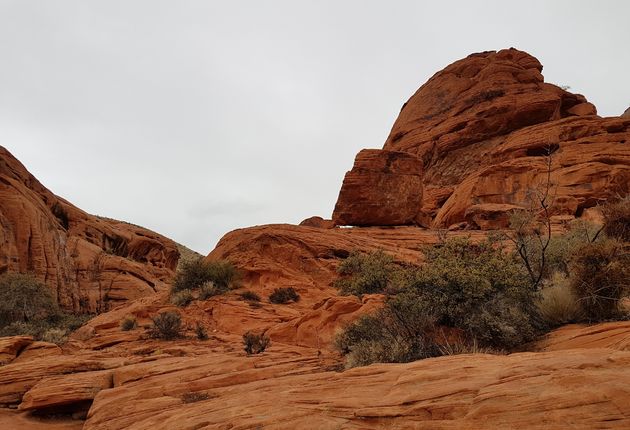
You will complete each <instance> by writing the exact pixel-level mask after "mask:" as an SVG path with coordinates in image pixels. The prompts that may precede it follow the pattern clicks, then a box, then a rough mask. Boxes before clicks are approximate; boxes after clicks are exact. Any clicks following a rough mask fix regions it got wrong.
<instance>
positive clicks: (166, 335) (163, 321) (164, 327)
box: [149, 311, 183, 340]
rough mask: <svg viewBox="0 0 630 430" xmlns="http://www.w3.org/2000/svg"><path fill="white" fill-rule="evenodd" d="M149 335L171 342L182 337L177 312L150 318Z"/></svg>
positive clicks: (164, 313)
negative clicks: (151, 322) (151, 323)
mask: <svg viewBox="0 0 630 430" xmlns="http://www.w3.org/2000/svg"><path fill="white" fill-rule="evenodd" d="M151 321H153V326H152V327H151V328H150V329H149V335H150V336H151V337H154V338H156V339H164V340H173V339H177V338H180V337H182V336H183V333H182V332H183V327H182V317H181V315H180V314H179V312H173V311H166V312H162V313H159V314H158V315H156V316H154V317H152V318H151Z"/></svg>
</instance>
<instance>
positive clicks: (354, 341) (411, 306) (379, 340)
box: [335, 293, 439, 367]
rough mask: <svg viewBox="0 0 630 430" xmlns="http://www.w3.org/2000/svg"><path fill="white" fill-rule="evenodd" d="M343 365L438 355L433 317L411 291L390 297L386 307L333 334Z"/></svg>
mask: <svg viewBox="0 0 630 430" xmlns="http://www.w3.org/2000/svg"><path fill="white" fill-rule="evenodd" d="M335 346H336V348H337V349H338V350H339V351H340V352H341V353H342V354H345V355H346V367H356V366H365V365H368V364H371V363H376V362H379V363H404V362H408V361H412V360H419V359H422V358H427V357H433V356H436V355H439V353H438V352H439V351H438V349H437V344H436V342H435V319H434V317H433V315H432V313H431V311H430V310H429V309H427V308H426V306H425V305H424V303H423V302H421V301H418V300H417V299H416V297H415V296H414V294H413V293H404V294H400V295H397V296H395V297H390V298H389V299H388V301H387V302H386V304H385V307H384V308H382V309H381V310H379V311H377V312H376V313H374V314H372V315H363V316H361V317H359V319H357V320H356V321H355V322H354V323H352V324H350V325H348V326H346V327H345V328H344V329H343V330H342V331H341V332H340V333H339V334H337V336H336V338H335Z"/></svg>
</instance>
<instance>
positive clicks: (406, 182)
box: [333, 149, 422, 226]
mask: <svg viewBox="0 0 630 430" xmlns="http://www.w3.org/2000/svg"><path fill="white" fill-rule="evenodd" d="M421 205H422V162H421V161H420V160H419V159H418V158H417V157H415V156H413V155H410V154H406V153H404V152H396V151H381V150H378V149H364V150H363V151H361V152H359V154H358V155H357V158H356V159H355V161H354V167H352V170H351V171H349V172H348V173H346V177H345V178H344V180H343V185H342V187H341V191H340V192H339V199H338V200H337V204H336V205H335V211H334V213H333V221H334V222H335V224H337V225H358V226H365V225H373V226H374V225H405V224H413V223H414V222H415V220H416V216H417V215H418V212H419V211H420V207H421Z"/></svg>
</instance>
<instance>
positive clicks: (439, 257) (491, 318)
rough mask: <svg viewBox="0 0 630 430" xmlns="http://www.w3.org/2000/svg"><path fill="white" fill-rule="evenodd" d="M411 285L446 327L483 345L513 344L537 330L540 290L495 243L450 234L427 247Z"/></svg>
mask: <svg viewBox="0 0 630 430" xmlns="http://www.w3.org/2000/svg"><path fill="white" fill-rule="evenodd" d="M426 256H427V261H426V264H425V265H424V266H423V267H422V269H421V270H419V271H417V272H416V273H415V275H414V280H413V281H412V283H411V285H412V288H413V290H414V291H415V294H416V296H417V300H419V301H421V302H423V303H424V306H426V307H427V309H431V310H432V312H433V313H434V315H435V316H436V322H437V324H439V325H443V326H446V327H454V328H460V329H462V330H464V331H465V332H466V334H467V337H468V338H469V339H470V340H472V339H476V340H477V341H478V342H479V343H480V345H481V346H484V347H496V348H511V347H513V346H516V345H518V344H520V343H523V342H526V341H529V340H531V339H532V338H533V337H534V335H535V333H536V327H537V325H536V322H537V309H536V306H535V299H536V296H537V295H536V292H535V291H534V290H533V288H532V286H531V284H530V282H529V280H528V277H527V273H526V272H525V271H524V270H523V267H522V265H521V264H520V262H518V261H517V260H516V258H515V257H514V256H513V255H510V254H508V253H506V252H504V250H503V249H501V248H500V247H498V246H497V245H496V244H494V243H492V242H487V241H485V242H481V243H478V244H474V243H472V242H470V240H469V239H465V238H456V239H449V240H447V241H446V242H445V243H444V244H442V245H438V246H435V247H432V248H430V249H427V251H426Z"/></svg>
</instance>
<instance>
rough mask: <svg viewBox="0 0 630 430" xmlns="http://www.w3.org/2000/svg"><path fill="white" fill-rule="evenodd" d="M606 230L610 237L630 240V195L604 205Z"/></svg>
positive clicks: (624, 240) (625, 240)
mask: <svg viewBox="0 0 630 430" xmlns="http://www.w3.org/2000/svg"><path fill="white" fill-rule="evenodd" d="M602 214H603V216H604V232H605V233H606V235H607V236H608V237H612V238H616V239H618V240H621V241H623V242H630V195H628V196H626V197H624V198H621V199H619V200H618V201H615V202H607V203H606V204H604V205H603V206H602Z"/></svg>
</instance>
